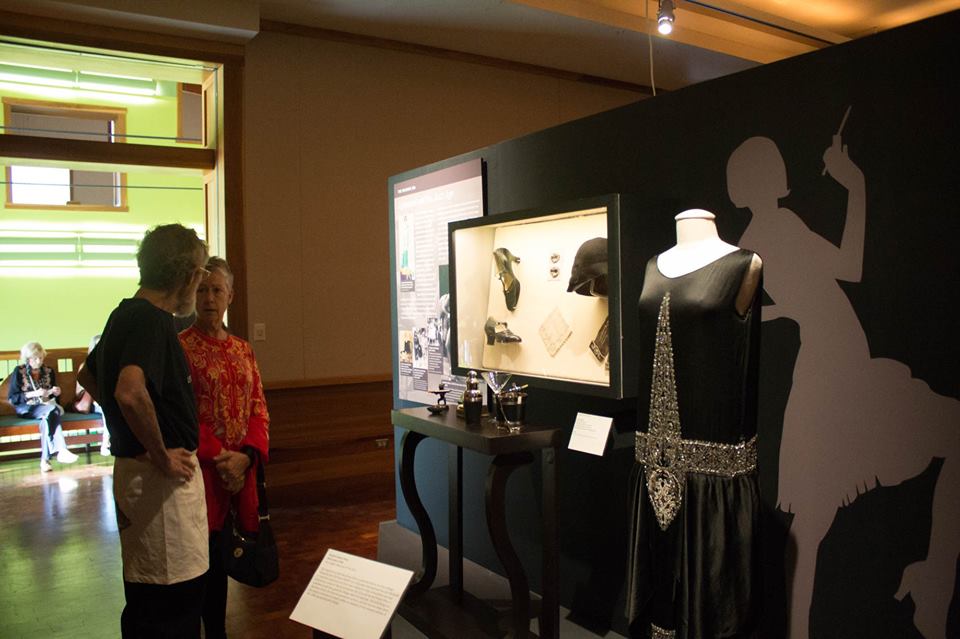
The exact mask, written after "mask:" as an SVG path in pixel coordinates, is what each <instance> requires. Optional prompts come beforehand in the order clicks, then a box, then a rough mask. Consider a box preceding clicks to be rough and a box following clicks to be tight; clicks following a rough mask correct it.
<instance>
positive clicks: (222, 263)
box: [207, 255, 233, 291]
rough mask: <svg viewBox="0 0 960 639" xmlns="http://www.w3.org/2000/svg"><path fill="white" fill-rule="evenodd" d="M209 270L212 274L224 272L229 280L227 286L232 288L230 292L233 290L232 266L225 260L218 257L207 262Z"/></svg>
mask: <svg viewBox="0 0 960 639" xmlns="http://www.w3.org/2000/svg"><path fill="white" fill-rule="evenodd" d="M207 270H208V271H211V272H213V271H220V272H222V273H223V276H224V277H225V278H227V285H228V286H229V287H230V290H231V291H232V290H233V271H231V270H230V265H229V264H227V261H226V260H225V259H223V258H222V257H219V256H217V255H214V256H212V257H211V258H210V259H208V260H207Z"/></svg>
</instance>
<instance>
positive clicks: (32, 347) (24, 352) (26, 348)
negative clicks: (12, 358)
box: [20, 342, 47, 364]
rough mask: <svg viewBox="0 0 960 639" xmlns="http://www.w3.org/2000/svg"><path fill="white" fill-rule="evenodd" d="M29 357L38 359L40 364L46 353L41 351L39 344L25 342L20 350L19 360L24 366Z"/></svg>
mask: <svg viewBox="0 0 960 639" xmlns="http://www.w3.org/2000/svg"><path fill="white" fill-rule="evenodd" d="M31 357H39V358H40V361H41V362H42V361H43V360H44V359H46V357H47V351H45V350H44V349H43V346H41V345H40V342H27V343H26V344H24V345H23V347H22V348H21V349H20V359H21V360H23V363H24V364H26V363H27V362H28V361H30V358H31Z"/></svg>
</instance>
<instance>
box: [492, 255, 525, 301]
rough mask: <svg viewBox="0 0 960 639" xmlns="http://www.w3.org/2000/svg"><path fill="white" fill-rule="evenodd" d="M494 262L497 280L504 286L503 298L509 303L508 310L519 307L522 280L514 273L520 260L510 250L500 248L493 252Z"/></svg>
mask: <svg viewBox="0 0 960 639" xmlns="http://www.w3.org/2000/svg"><path fill="white" fill-rule="evenodd" d="M493 260H494V261H495V262H496V263H497V279H499V280H500V284H502V285H503V298H504V300H505V301H506V303H507V310H508V311H512V310H513V309H515V308H516V307H517V301H518V300H519V299H520V280H518V279H517V276H516V275H514V273H513V265H514V263H516V264H519V263H520V258H519V257H517V256H516V255H514V254H513V253H511V252H510V250H509V249H505V248H502V247H501V248H498V249H495V250H494V251H493Z"/></svg>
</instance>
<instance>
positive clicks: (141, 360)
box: [86, 298, 199, 457]
mask: <svg viewBox="0 0 960 639" xmlns="http://www.w3.org/2000/svg"><path fill="white" fill-rule="evenodd" d="M86 365H87V367H88V368H89V369H90V372H91V373H92V374H93V375H94V377H95V378H96V380H97V388H98V389H99V393H100V406H101V407H102V408H103V414H104V417H105V418H106V423H107V429H108V430H109V431H110V449H111V450H112V451H113V454H114V455H115V456H117V457H136V456H137V455H141V454H143V453H144V452H146V449H144V447H143V445H142V444H141V443H140V441H139V440H138V439H137V438H136V436H134V434H133V431H131V430H130V426H129V425H128V424H127V421H126V420H125V419H124V418H123V413H121V412H120V407H119V406H118V405H117V400H116V399H115V398H114V392H115V391H116V388H117V379H118V378H119V377H120V371H121V370H123V369H124V368H125V367H127V366H139V367H140V368H141V369H142V370H143V375H144V377H145V378H146V384H147V391H148V392H149V393H150V399H152V400H153V405H154V408H155V409H156V412H157V421H158V422H159V423H160V434H161V435H162V436H163V443H164V445H165V446H166V447H167V448H186V449H187V450H196V448H197V444H198V441H199V431H198V428H197V408H196V403H195V400H194V396H193V387H192V386H191V383H190V369H189V367H188V366H187V360H186V357H184V354H183V348H182V347H181V346H180V340H179V339H177V332H176V330H175V328H174V322H173V315H171V314H170V313H168V312H166V311H164V310H163V309H160V308H158V307H156V306H154V305H153V304H151V303H150V302H149V301H147V300H145V299H140V298H132V299H125V300H123V301H121V302H120V305H119V306H117V308H116V309H114V311H113V312H112V313H111V314H110V318H109V319H108V320H107V325H106V326H105V327H104V329H103V337H101V338H100V342H99V343H98V344H97V346H96V348H94V349H93V352H91V353H90V355H88V356H87V364H86Z"/></svg>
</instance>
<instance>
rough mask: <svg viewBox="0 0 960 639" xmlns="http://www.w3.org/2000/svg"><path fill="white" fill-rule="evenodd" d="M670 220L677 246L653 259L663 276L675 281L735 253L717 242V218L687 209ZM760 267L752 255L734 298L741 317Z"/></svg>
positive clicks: (728, 246)
mask: <svg viewBox="0 0 960 639" xmlns="http://www.w3.org/2000/svg"><path fill="white" fill-rule="evenodd" d="M673 219H674V220H676V222H677V244H676V245H675V246H674V247H673V248H670V249H668V250H667V251H664V252H663V253H661V254H660V255H659V256H658V257H657V269H658V270H659V271H660V273H661V274H662V275H663V276H664V277H669V278H676V277H681V276H683V275H686V274H687V273H692V272H693V271H695V270H697V269H700V268H703V267H704V266H706V265H707V264H710V263H711V262H715V261H716V260H718V259H720V258H721V257H723V256H724V255H727V254H728V253H733V252H734V251H736V250H738V247H736V246H734V245H733V244H728V243H726V242H724V241H723V240H721V239H720V235H719V234H718V233H717V223H716V219H717V216H716V215H714V214H713V213H711V212H710V211H706V210H704V209H688V210H686V211H683V212H682V213H679V214H678V215H677V216H676V217H674V218H673ZM762 268H763V262H762V261H761V259H760V256H759V255H754V256H753V262H752V263H751V264H750V269H749V270H748V271H747V273H746V275H745V276H744V278H743V284H742V286H741V288H740V293H739V294H738V295H737V301H736V307H737V312H738V313H740V314H741V315H743V314H744V313H746V312H747V308H748V307H749V306H750V300H751V299H753V293H754V292H755V291H756V290H757V284H758V282H759V281H760V273H761V271H762Z"/></svg>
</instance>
